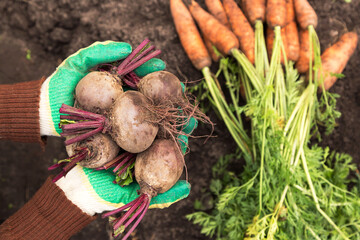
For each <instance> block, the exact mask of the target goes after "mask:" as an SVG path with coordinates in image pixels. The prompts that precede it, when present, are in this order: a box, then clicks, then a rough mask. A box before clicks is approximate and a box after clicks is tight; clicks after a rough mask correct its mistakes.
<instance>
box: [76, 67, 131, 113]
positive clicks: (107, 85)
mask: <svg viewBox="0 0 360 240" xmlns="http://www.w3.org/2000/svg"><path fill="white" fill-rule="evenodd" d="M123 92H124V91H123V89H122V86H121V81H120V78H118V77H117V76H116V75H114V74H110V73H108V72H98V71H95V72H90V73H89V74H88V75H86V76H85V77H84V78H82V79H81V80H80V82H79V83H78V84H77V85H76V88H75V98H76V105H77V107H79V108H81V109H84V110H86V111H89V112H93V113H106V111H108V110H109V109H110V107H111V106H112V105H113V103H114V102H115V99H117V98H118V97H119V96H120V95H121V94H122V93H123Z"/></svg>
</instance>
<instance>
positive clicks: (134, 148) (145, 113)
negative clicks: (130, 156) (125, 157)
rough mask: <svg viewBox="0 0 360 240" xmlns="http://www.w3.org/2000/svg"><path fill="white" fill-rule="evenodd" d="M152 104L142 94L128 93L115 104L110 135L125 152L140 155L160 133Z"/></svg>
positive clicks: (111, 113) (111, 115)
mask: <svg viewBox="0 0 360 240" xmlns="http://www.w3.org/2000/svg"><path fill="white" fill-rule="evenodd" d="M149 108H151V102H150V101H149V100H148V99H147V98H146V97H145V96H144V95H143V94H141V93H140V92H137V91H127V92H125V93H124V94H122V95H121V96H120V97H119V98H118V99H117V100H116V102H115V104H114V106H113V107H112V109H111V111H110V115H109V121H110V126H111V131H110V135H111V136H112V138H113V139H114V140H115V142H116V143H117V144H118V145H119V146H120V147H121V148H122V149H124V150H126V151H128V152H131V153H138V152H142V151H144V150H146V149H147V148H148V147H150V145H151V144H152V142H153V141H154V139H155V137H156V134H157V132H158V125H157V124H155V122H156V115H155V114H154V113H152V112H151V111H150V110H149Z"/></svg>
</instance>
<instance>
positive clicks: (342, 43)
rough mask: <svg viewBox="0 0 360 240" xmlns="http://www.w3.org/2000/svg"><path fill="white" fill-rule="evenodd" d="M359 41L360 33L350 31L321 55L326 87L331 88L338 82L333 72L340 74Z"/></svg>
mask: <svg viewBox="0 0 360 240" xmlns="http://www.w3.org/2000/svg"><path fill="white" fill-rule="evenodd" d="M357 43H358V35H357V34H356V33H355V32H348V33H345V34H344V35H342V36H341V38H340V40H339V41H337V42H336V43H335V44H334V45H332V46H331V47H329V48H327V49H326V50H325V51H324V53H323V54H322V55H321V63H322V71H321V73H322V74H323V76H324V88H325V90H328V89H330V88H331V87H332V86H333V85H334V83H335V82H336V79H337V77H336V76H332V75H331V73H335V74H340V73H342V71H343V70H344V68H345V66H346V64H347V62H348V61H349V59H350V57H351V55H352V54H353V53H354V51H355V49H356V46H357Z"/></svg>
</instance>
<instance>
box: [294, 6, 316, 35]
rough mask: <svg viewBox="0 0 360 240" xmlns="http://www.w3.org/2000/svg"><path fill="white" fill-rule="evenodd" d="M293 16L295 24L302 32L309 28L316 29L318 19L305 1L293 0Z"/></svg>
mask: <svg viewBox="0 0 360 240" xmlns="http://www.w3.org/2000/svg"><path fill="white" fill-rule="evenodd" d="M294 7H295V14H296V19H297V22H298V23H299V25H300V27H301V28H302V29H303V30H306V29H307V28H308V27H309V26H313V27H314V28H316V26H317V24H318V18H317V15H316V12H315V10H314V9H313V7H312V6H311V5H310V3H309V2H308V1H307V0H294Z"/></svg>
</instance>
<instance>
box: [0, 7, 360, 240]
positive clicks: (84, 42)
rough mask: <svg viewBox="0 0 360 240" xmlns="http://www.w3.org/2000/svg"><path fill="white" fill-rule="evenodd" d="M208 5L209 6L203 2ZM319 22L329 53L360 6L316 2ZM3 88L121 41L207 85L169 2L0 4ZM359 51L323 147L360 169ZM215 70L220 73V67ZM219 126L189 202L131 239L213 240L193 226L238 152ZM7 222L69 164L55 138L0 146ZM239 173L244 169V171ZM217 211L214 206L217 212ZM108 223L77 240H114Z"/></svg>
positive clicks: (0, 213) (201, 152)
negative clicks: (197, 206)
mask: <svg viewBox="0 0 360 240" xmlns="http://www.w3.org/2000/svg"><path fill="white" fill-rule="evenodd" d="M199 3H200V4H202V5H203V1H199ZM310 3H311V4H312V6H314V7H315V10H316V12H317V14H318V16H319V25H318V27H317V32H318V35H319V38H320V42H321V46H322V49H325V48H326V47H328V46H329V45H330V44H332V43H334V42H336V40H337V39H338V38H339V36H341V35H342V34H343V33H345V32H347V31H353V30H354V31H359V27H360V17H359V12H360V0H352V1H351V3H345V1H343V0H336V1H334V0H324V1H314V0H312V1H310ZM0 16H1V17H0V81H1V82H0V83H1V84H8V83H15V82H24V81H29V80H35V79H39V78H41V77H42V76H49V75H50V74H51V73H52V72H53V71H54V70H55V68H56V66H57V65H58V64H59V63H60V62H61V61H62V60H63V59H64V58H66V57H67V56H68V55H70V54H72V53H74V52H75V51H77V50H78V49H79V48H82V47H86V46H88V45H89V44H91V43H93V42H94V41H103V40H114V41H125V42H129V43H130V44H132V45H133V46H136V45H138V44H139V43H140V42H141V41H142V40H143V39H145V38H149V39H150V40H151V41H152V42H153V43H154V44H155V45H156V46H157V48H158V49H161V50H162V52H163V53H162V54H161V55H160V58H162V59H163V60H164V61H165V62H166V64H167V70H168V71H170V72H172V73H174V74H176V75H177V76H180V79H181V80H183V81H186V80H189V81H195V80H199V79H201V74H200V72H198V71H197V70H196V69H195V68H194V67H193V66H192V65H191V62H190V61H189V60H188V59H187V57H186V55H185V52H184V51H183V49H182V47H181V45H180V41H179V38H178V36H177V34H176V31H175V27H174V24H173V22H172V19H171V14H170V10H169V2H168V1H166V0H147V1H129V0H125V1H114V0H102V1H100V0H90V1H85V0H79V1H70V0H56V1H55V0H48V1H42V0H29V1H25V0H17V1H10V0H2V1H0ZM359 66H360V49H359V47H358V48H357V50H356V52H355V54H354V56H353V57H352V58H351V59H350V61H349V63H348V65H347V67H346V69H345V71H344V74H345V78H343V79H340V80H338V82H337V83H336V84H335V85H334V87H333V88H332V89H331V92H336V93H338V94H340V95H341V98H340V99H339V100H338V109H339V111H340V112H341V113H342V116H341V118H340V119H339V120H338V127H337V128H336V129H335V131H334V133H332V134H331V135H330V136H323V138H324V141H323V145H328V146H330V147H331V148H332V149H334V150H337V151H339V152H345V153H349V154H350V155H352V156H353V158H354V161H355V162H356V163H357V165H358V167H360V148H359V147H358V142H359V141H360V130H359V126H360V120H359V119H360V68H359ZM213 67H214V69H216V66H215V64H214V66H213ZM209 116H210V118H211V120H212V121H213V122H214V123H215V124H216V125H215V132H214V134H213V135H214V136H216V137H213V138H210V139H209V140H208V141H207V142H206V144H204V140H205V139H201V138H200V139H197V138H195V139H190V142H189V146H190V153H189V154H188V155H187V156H186V163H187V168H188V173H189V181H190V183H191V185H192V189H191V193H190V196H189V197H188V198H187V199H185V200H183V201H180V202H178V203H176V204H173V205H172V206H171V207H169V208H168V209H163V210H149V211H148V212H147V214H146V216H145V217H144V219H143V221H142V223H141V224H140V225H139V226H138V228H137V230H136V232H135V234H134V235H133V238H132V239H138V240H144V239H158V240H162V239H164V240H165V239H179V240H180V239H189V240H192V239H194V240H195V239H208V238H207V237H205V236H203V235H202V234H201V233H200V228H199V227H198V226H196V225H193V224H192V223H191V222H189V221H187V220H186V218H185V215H186V214H189V213H191V212H192V211H193V205H194V201H195V200H196V199H198V198H200V197H201V196H202V194H203V192H204V191H206V189H207V188H208V186H209V183H210V180H211V167H212V165H213V164H214V163H215V162H216V161H217V159H218V158H219V157H220V156H222V155H224V154H227V153H232V152H234V151H235V148H236V145H235V143H234V142H233V140H232V138H231V136H230V135H229V133H228V132H227V129H226V127H225V126H224V124H222V122H221V121H219V119H217V117H216V114H215V113H214V112H212V111H210V112H209ZM210 131H211V129H210V126H204V125H200V126H199V127H198V129H197V130H196V132H195V134H196V135H206V134H208V133H209V132H210ZM0 151H1V155H0V187H1V192H0V206H1V208H0V221H1V222H3V221H4V220H5V219H6V218H8V217H9V216H10V215H11V214H13V213H15V212H16V211H17V210H18V209H19V208H20V207H21V206H23V204H24V203H25V202H26V201H28V200H29V199H30V198H31V196H33V195H34V193H35V192H36V191H37V189H38V188H39V187H40V186H41V185H42V183H43V182H44V181H45V179H46V178H47V177H48V176H49V174H50V173H49V172H48V171H47V167H48V166H50V165H52V164H53V163H54V159H64V158H66V157H67V156H66V151H65V147H64V144H63V140H62V139H60V138H53V137H50V138H48V140H47V145H46V147H45V150H42V149H41V147H40V146H38V145H36V144H19V143H13V142H9V141H4V140H2V141H0ZM240 164H241V163H239V166H235V167H236V168H237V169H241V166H240ZM210 207H211V206H210ZM107 225H108V224H107V220H106V219H101V218H98V219H97V220H96V221H94V222H93V223H91V224H90V225H88V226H87V227H86V228H85V229H83V230H82V231H81V232H80V233H78V234H77V235H75V236H73V237H72V238H71V239H73V240H81V239H90V240H91V239H94V240H95V239H111V237H110V234H111V231H106V230H105V229H107Z"/></svg>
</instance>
